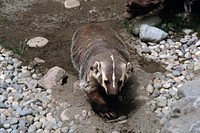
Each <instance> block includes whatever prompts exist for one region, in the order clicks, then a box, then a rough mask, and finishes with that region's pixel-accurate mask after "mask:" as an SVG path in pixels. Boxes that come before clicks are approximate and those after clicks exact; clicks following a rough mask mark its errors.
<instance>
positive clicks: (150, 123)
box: [0, 0, 163, 133]
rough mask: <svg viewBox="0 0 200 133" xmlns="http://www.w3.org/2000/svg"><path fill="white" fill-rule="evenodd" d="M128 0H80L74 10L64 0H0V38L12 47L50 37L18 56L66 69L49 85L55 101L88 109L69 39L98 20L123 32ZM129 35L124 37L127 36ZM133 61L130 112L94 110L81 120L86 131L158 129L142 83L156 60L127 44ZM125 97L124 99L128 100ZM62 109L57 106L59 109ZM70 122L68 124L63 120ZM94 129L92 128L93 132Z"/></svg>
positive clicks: (128, 95)
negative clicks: (113, 117) (59, 81)
mask: <svg viewBox="0 0 200 133" xmlns="http://www.w3.org/2000/svg"><path fill="white" fill-rule="evenodd" d="M125 2H126V1H122V0H121V1H117V2H116V0H101V1H98V0H80V3H81V6H80V7H78V8H73V9H66V8H65V7H64V4H63V3H64V0H9V1H7V0H1V1H0V38H1V39H3V41H4V42H6V44H8V45H9V46H12V47H13V48H19V45H20V44H23V43H24V42H26V41H27V40H29V39H31V38H33V37H37V36H42V37H45V38H47V39H49V43H48V45H46V46H45V47H42V48H29V49H28V50H26V51H25V53H24V55H23V56H22V57H21V60H23V61H24V63H26V64H28V63H30V62H31V61H32V60H33V59H34V57H38V58H41V59H43V60H45V63H44V64H43V65H42V66H41V67H42V68H45V70H48V69H49V68H51V67H54V66H60V67H62V68H64V69H65V70H66V71H67V73H68V77H69V78H68V82H67V84H65V85H63V86H58V87H56V88H55V89H54V90H53V97H54V99H55V100H56V101H57V102H58V103H59V102H63V101H67V102H68V103H70V104H71V105H72V106H71V107H70V109H71V110H72V112H73V110H74V111H76V110H77V108H78V110H84V109H85V110H87V111H90V110H91V108H90V105H89V103H88V102H87V97H86V96H85V94H84V93H83V92H82V91H80V90H78V89H75V90H74V83H75V82H76V81H77V79H78V78H77V77H78V73H77V72H76V71H75V69H74V68H73V65H72V63H71V59H70V44H71V37H72V35H73V33H74V32H75V31H76V29H78V28H79V27H80V26H82V25H84V24H86V23H93V22H98V23H101V24H102V25H105V26H107V27H111V28H112V29H114V30H115V31H116V32H118V34H120V33H122V32H123V30H122V29H123V22H124V18H123V13H124V4H125ZM125 39H127V38H125ZM130 51H131V57H132V58H131V59H132V61H133V62H134V74H133V76H132V78H131V79H130V80H131V81H130V84H129V85H128V87H127V90H126V91H125V95H124V97H125V101H126V102H127V103H128V104H126V107H124V108H123V109H124V110H123V111H122V112H124V113H125V115H128V119H127V121H124V122H109V121H107V120H105V119H103V118H100V117H98V116H97V115H95V114H94V113H93V112H92V111H91V112H92V115H91V116H90V117H88V118H87V119H86V120H84V121H82V123H79V124H80V125H84V126H83V127H82V128H81V131H80V130H79V131H80V132H83V133H84V132H88V128H91V127H96V131H97V132H103V133H104V132H105V133H111V132H112V131H119V132H121V133H157V132H159V129H160V125H159V124H158V123H159V121H158V118H157V117H156V116H155V115H154V114H153V113H152V112H151V111H150V109H149V108H148V106H147V105H146V102H148V101H149V100H150V99H151V97H149V96H148V95H147V92H146V91H145V89H144V87H145V86H146V84H147V83H148V81H149V79H151V78H153V76H154V74H153V73H155V72H157V71H163V70H162V69H158V65H159V64H156V63H155V62H151V61H150V62H149V61H145V60H144V59H143V58H141V57H140V56H138V55H137V53H136V52H135V50H134V49H130ZM126 98H127V99H128V100H126ZM63 110H64V108H63V109H62V110H60V111H58V112H57V113H56V114H57V116H58V117H59V114H60V113H61V112H62V111H63ZM64 124H66V125H67V124H68V123H64ZM91 132H92V131H91Z"/></svg>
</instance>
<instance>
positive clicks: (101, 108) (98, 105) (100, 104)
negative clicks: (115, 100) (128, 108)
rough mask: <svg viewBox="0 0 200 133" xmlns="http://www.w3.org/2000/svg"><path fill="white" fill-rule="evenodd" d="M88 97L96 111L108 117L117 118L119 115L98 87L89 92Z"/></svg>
mask: <svg viewBox="0 0 200 133" xmlns="http://www.w3.org/2000/svg"><path fill="white" fill-rule="evenodd" d="M88 97H89V99H90V102H91V106H92V108H93V110H94V112H95V113H97V114H98V115H100V116H101V117H105V118H108V119H115V118H117V115H116V114H115V113H114V112H113V111H112V110H111V109H110V108H109V107H108V106H107V103H106V101H105V100H104V99H103V97H102V96H101V95H100V93H99V91H98V90H97V89H95V90H93V91H91V92H90V93H88Z"/></svg>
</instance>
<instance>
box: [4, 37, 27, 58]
mask: <svg viewBox="0 0 200 133" xmlns="http://www.w3.org/2000/svg"><path fill="white" fill-rule="evenodd" d="M0 45H1V46H2V47H3V48H5V49H7V50H11V51H12V52H13V53H14V54H16V55H19V56H22V55H23V54H24V52H25V51H26V50H28V48H29V47H28V45H27V44H26V41H24V42H20V43H19V45H18V47H13V46H12V45H9V44H8V43H6V42H5V41H4V40H3V39H0Z"/></svg>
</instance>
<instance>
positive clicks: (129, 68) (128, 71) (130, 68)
mask: <svg viewBox="0 0 200 133" xmlns="http://www.w3.org/2000/svg"><path fill="white" fill-rule="evenodd" d="M126 72H127V74H130V73H131V72H133V65H132V63H131V62H128V63H127V64H126Z"/></svg>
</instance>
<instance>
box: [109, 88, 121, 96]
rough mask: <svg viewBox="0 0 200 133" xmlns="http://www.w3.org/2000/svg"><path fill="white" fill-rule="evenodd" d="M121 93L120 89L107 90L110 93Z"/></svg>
mask: <svg viewBox="0 0 200 133" xmlns="http://www.w3.org/2000/svg"><path fill="white" fill-rule="evenodd" d="M118 93H119V89H116V88H113V89H109V90H108V91H107V94H108V95H117V94H118Z"/></svg>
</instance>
